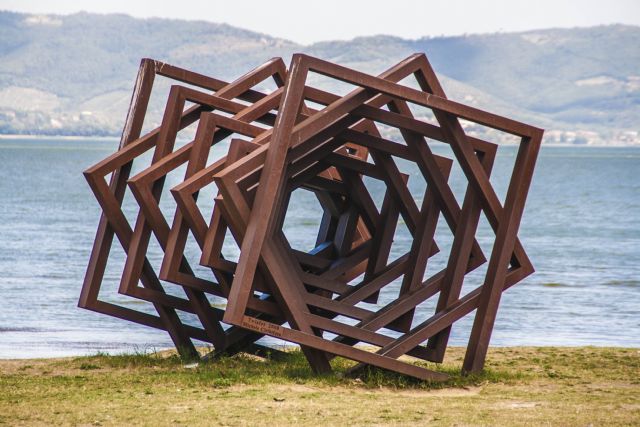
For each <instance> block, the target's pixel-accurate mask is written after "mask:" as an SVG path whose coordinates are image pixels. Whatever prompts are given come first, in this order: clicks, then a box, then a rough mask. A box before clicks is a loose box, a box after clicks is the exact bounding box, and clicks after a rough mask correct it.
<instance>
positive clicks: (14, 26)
mask: <svg viewBox="0 0 640 427" xmlns="http://www.w3.org/2000/svg"><path fill="white" fill-rule="evenodd" d="M638 46H640V27H631V26H622V25H615V26H602V27H592V28H580V29H564V30H560V29H548V30H539V31H532V32H526V33H507V34H503V33H499V34H487V35H470V36H461V37H439V38H423V39H418V40H405V39H400V38H396V37H389V36H373V37H362V38H356V39H354V40H351V41H333V42H322V43H316V44H313V45H310V46H301V45H297V44H295V43H292V42H290V41H287V40H282V39H277V38H273V37H270V36H268V35H264V34H258V33H254V32H250V31H246V30H243V29H239V28H235V27H232V26H229V25H226V24H215V23H209V22H201V21H179V20H167V19H135V18H132V17H129V16H126V15H95V14H87V13H78V14H74V15H66V16H55V15H46V16H43V15H27V14H20V13H12V12H0V134H45V135H117V134H118V133H119V132H120V131H121V128H122V124H123V121H124V115H125V111H126V107H127V105H128V102H129V99H130V93H131V88H132V85H133V80H134V78H135V74H136V70H137V66H138V64H139V61H140V58H142V57H152V58H155V59H159V60H162V61H166V62H169V63H173V64H175V65H179V66H183V67H187V68H191V69H193V70H196V71H199V72H203V73H206V74H210V75H214V76H216V77H220V78H224V79H233V78H235V77H237V76H238V75H240V74H241V73H243V72H244V71H246V70H248V69H250V68H252V67H254V66H256V65H258V64H260V63H261V62H263V61H264V60H267V59H269V58H271V57H274V56H283V57H284V58H285V61H288V59H289V57H290V55H291V53H293V52H298V51H303V52H306V53H309V54H311V55H315V56H319V57H322V58H325V59H328V60H333V61H337V62H340V63H342V64H345V65H347V66H353V67H356V68H359V69H362V70H365V71H371V72H379V71H382V70H383V69H384V68H386V67H388V66H389V65H390V64H392V63H393V62H394V61H397V60H399V59H402V58H404V57H406V56H407V55H409V54H411V53H413V52H426V54H427V55H428V57H429V59H430V61H431V62H432V64H433V66H434V68H435V69H436V71H437V72H438V74H439V75H440V77H441V79H442V81H443V85H444V87H445V90H446V91H447V93H448V96H449V97H450V98H452V99H454V100H459V101H464V102H467V103H471V104H473V105H476V106H478V107H480V108H486V109H490V110H492V111H496V112H499V113H503V114H508V115H510V116H513V117H516V118H519V119H521V120H525V121H528V122H531V123H532V124H536V125H538V126H541V127H544V128H546V129H547V130H548V132H547V142H574V143H602V142H608V141H614V142H626V143H640V137H639V136H638V131H640V125H639V124H638V120H637V117H639V116H640V49H639V48H638ZM163 102H164V100H163V95H162V94H160V95H159V96H156V97H155V98H154V100H153V101H152V110H153V111H154V112H155V113H156V117H155V118H152V120H150V123H149V125H152V124H153V123H152V122H154V121H157V119H159V112H160V111H161V108H162V105H163Z"/></svg>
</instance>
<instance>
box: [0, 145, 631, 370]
mask: <svg viewBox="0 0 640 427" xmlns="http://www.w3.org/2000/svg"><path fill="white" fill-rule="evenodd" d="M116 147H117V141H115V140H109V141H105V140H92V139H86V140H73V141H69V140H45V139H38V140H30V139H20V140H10V139H3V140H0V165H1V166H2V167H1V168H0V301H2V308H1V309H0V357H2V358H21V357H46V356H63V355H76V354H90V353H95V352H97V351H108V352H120V351H135V350H148V349H154V348H164V347H170V346H171V342H170V340H169V339H168V336H167V335H166V334H165V333H163V332H161V331H156V330H153V329H150V328H145V327H141V326H137V325H135V324H132V323H128V322H125V321H121V320H117V319H113V318H109V317H107V316H104V315H100V314H97V313H93V312H89V311H86V310H82V309H79V308H77V307H76V304H77V299H78V295H79V292H80V287H81V285H82V280H83V277H84V273H85V268H86V265H87V260H88V257H89V253H90V250H91V245H92V243H93V238H94V236H95V229H96V225H97V222H98V218H99V209H98V204H97V202H96V201H95V199H94V197H93V195H92V193H91V191H90V190H89V187H88V185H87V184H86V183H85V180H84V178H83V176H82V171H83V170H84V169H85V168H86V167H88V166H90V165H92V164H93V163H95V162H97V161H98V160H99V159H101V158H103V157H105V156H107V155H108V154H110V153H111V152H113V151H114V150H115V149H116ZM437 151H439V152H442V153H444V154H446V147H442V148H438V149H437ZM514 155H515V150H514V148H513V147H501V148H500V150H499V157H498V159H497V162H496V167H495V169H494V172H493V177H492V181H495V186H496V187H497V189H498V193H499V195H501V194H502V193H504V189H505V183H506V182H507V180H508V178H509V173H510V167H511V165H512V162H513V159H514ZM403 168H404V171H405V172H407V173H409V174H411V176H412V177H411V178H410V180H409V182H410V185H411V189H412V191H413V192H414V193H415V194H416V196H417V197H418V198H420V197H421V192H422V190H421V185H420V184H421V181H420V179H419V178H418V177H417V176H416V173H417V172H416V170H415V168H412V167H411V165H403ZM139 169H140V168H138V170H139ZM639 174H640V148H635V147H634V148H596V147H544V148H543V149H542V152H541V155H540V158H539V160H538V166H537V170H536V174H535V177H534V182H533V185H532V190H531V193H530V195H529V199H528V203H527V209H526V211H525V215H524V219H523V224H522V227H521V232H520V236H521V240H522V242H523V244H524V246H525V249H526V250H527V251H528V253H529V254H530V257H531V259H532V261H533V263H534V266H535V267H536V270H537V272H536V273H535V274H534V275H532V276H530V277H529V278H527V279H526V280H525V281H524V282H522V283H520V284H519V285H517V286H515V287H513V288H512V289H510V290H509V291H507V292H506V293H505V294H504V296H503V299H502V303H501V307H500V311H499V314H498V319H497V322H496V327H495V330H494V333H493V337H492V345H498V346H510V345H565V346H573V345H598V346H632V347H640V178H639V176H640V175H639ZM179 180H180V177H179V173H177V174H175V175H172V176H169V179H168V182H169V184H170V185H172V184H174V183H177V182H179ZM451 182H452V186H453V187H454V188H455V189H456V194H457V195H458V196H459V195H460V194H461V189H462V182H463V181H462V179H461V176H460V171H458V170H454V173H453V176H452V178H451ZM368 185H369V186H370V187H371V188H372V190H373V191H374V192H377V193H380V191H379V186H376V183H374V182H369V183H368ZM422 185H424V184H423V183H422ZM211 194H212V193H205V194H203V197H202V198H201V199H202V202H201V203H202V206H203V208H204V209H206V208H207V203H210V200H211V197H207V196H211ZM163 200H164V201H165V203H164V204H163V206H164V208H165V209H167V212H169V210H170V209H171V207H172V206H171V203H170V202H171V200H172V199H171V198H170V197H169V198H167V197H166V195H163ZM294 204H295V206H296V208H295V209H294V210H293V211H292V212H291V213H290V215H289V216H288V217H287V219H286V223H285V228H286V229H285V232H286V234H287V236H288V237H289V239H290V240H291V242H292V244H293V245H295V246H298V247H300V248H305V247H308V246H309V245H310V239H312V233H309V231H308V230H309V228H310V227H313V226H314V225H315V224H317V219H318V218H317V217H318V213H317V212H316V209H315V204H316V202H315V201H314V200H313V197H312V196H311V194H310V193H307V192H305V191H300V192H297V193H296V194H295V198H294ZM209 206H210V205H209ZM125 207H126V209H127V213H128V215H129V218H133V216H132V215H133V212H134V209H133V208H134V206H133V204H132V203H131V202H130V201H127V202H126V204H125ZM441 225H443V226H444V224H441ZM399 227H400V232H399V234H398V236H397V239H396V241H395V243H394V248H393V253H394V255H396V256H398V255H400V254H402V253H403V250H406V249H407V248H408V245H409V244H410V241H411V240H410V238H409V235H408V233H407V232H406V230H405V229H404V228H403V225H402V224H400V226H399ZM302 230H305V231H302ZM479 236H480V237H479V240H480V242H481V244H482V245H486V244H487V243H488V242H489V238H490V232H489V230H488V227H487V225H486V222H485V223H483V224H481V230H480V234H479ZM437 239H438V243H439V245H440V247H441V248H442V254H441V255H442V256H440V257H439V256H436V257H435V258H434V260H433V263H432V264H431V265H432V266H433V267H434V268H435V267H438V266H439V265H442V263H443V262H444V254H446V253H447V250H448V247H449V244H450V236H449V235H448V233H447V232H446V230H445V229H444V228H442V230H440V231H439V232H438V235H437ZM114 247H118V245H117V243H116V244H115V245H114ZM191 251H192V254H191V255H193V256H195V254H196V252H197V251H195V249H192V250H191ZM226 252H227V255H228V256H229V257H232V258H233V257H234V256H237V250H236V249H235V248H234V247H233V245H229V246H228V247H227V249H226ZM114 255H115V256H114V260H113V262H111V263H110V264H109V266H108V272H107V275H106V278H105V287H104V289H105V291H104V292H103V293H102V298H104V299H106V300H109V301H114V302H119V303H121V304H126V305H129V306H130V307H135V308H136V309H143V310H146V309H148V307H147V305H146V304H145V303H144V302H141V301H135V300H132V299H126V298H123V297H119V296H117V295H115V293H114V292H113V289H115V287H117V283H118V280H119V278H120V277H119V273H120V272H121V268H122V257H121V250H118V251H114ZM159 257H160V253H159V251H158V250H157V248H155V247H153V248H152V252H151V254H150V259H151V260H152V262H156V263H157V261H158V260H159V259H160V258H159ZM199 271H200V272H201V273H202V274H204V270H199ZM474 279H477V278H474V277H470V280H469V282H470V283H469V285H468V287H473V283H472V282H473V281H474ZM465 286H467V285H465ZM168 288H170V289H172V292H177V290H175V286H172V285H168ZM389 292H391V291H389ZM382 297H383V298H382V302H384V301H387V300H388V299H389V298H390V297H391V294H390V293H387V294H383V296H382ZM431 307H432V306H427V307H425V308H424V309H423V310H421V311H420V313H418V315H419V317H421V318H425V317H427V316H429V314H430V309H431ZM470 324H471V318H469V319H467V320H466V321H463V322H462V323H459V324H456V326H455V327H454V330H453V335H452V343H453V344H457V345H464V344H465V343H466V340H467V338H468V332H469V327H470ZM272 343H274V342H272ZM274 344H278V343H274Z"/></svg>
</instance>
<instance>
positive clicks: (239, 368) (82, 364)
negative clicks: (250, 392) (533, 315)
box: [73, 350, 526, 390]
mask: <svg viewBox="0 0 640 427" xmlns="http://www.w3.org/2000/svg"><path fill="white" fill-rule="evenodd" d="M73 363H74V364H75V367H77V368H78V369H81V370H99V369H103V368H105V369H112V370H119V369H128V370H132V369H133V370H137V369H139V370H140V371H141V372H140V373H144V372H149V374H153V375H159V376H162V377H165V378H174V379H180V380H182V381H186V382H188V383H191V384H193V385H194V386H195V385H199V386H209V387H230V386H234V385H247V384H256V385H258V384H300V385H314V386H347V387H358V388H393V389H416V390H429V389H442V388H460V387H469V386H477V385H480V384H486V383H513V382H515V381H520V380H523V379H525V378H526V375H525V374H523V373H518V372H514V371H515V370H509V369H508V368H507V370H504V369H485V370H484V371H483V372H481V373H479V374H473V375H462V374H461V372H460V366H457V365H456V364H453V363H452V364H447V363H444V364H435V363H424V362H421V363H419V365H420V366H423V367H425V368H428V369H431V370H435V371H438V372H442V373H446V374H447V375H449V376H450V378H449V379H448V380H447V381H444V382H435V381H421V380H418V379H415V378H412V377H407V376H404V375H400V374H397V373H394V372H390V371H386V370H383V369H378V368H374V367H366V368H365V369H363V370H362V371H361V372H359V374H358V376H357V377H351V376H349V375H348V374H347V371H348V370H349V369H350V368H351V367H353V366H354V364H355V363H354V362H353V361H351V360H348V359H343V358H340V357H337V358H335V359H334V360H333V361H332V363H331V364H332V367H333V372H331V373H329V374H324V375H318V374H315V373H314V372H313V371H312V370H311V369H310V367H309V364H308V363H307V361H306V359H305V357H304V355H303V354H302V352H301V351H300V350H291V351H288V352H287V354H286V356H285V357H282V356H279V357H278V358H277V359H270V358H266V359H262V358H258V357H255V356H250V355H246V354H238V355H235V356H224V357H220V358H217V359H214V360H207V361H201V362H199V363H193V361H192V360H184V359H181V358H180V357H179V356H178V355H176V354H175V353H174V354H167V353H166V352H164V353H157V352H152V353H144V352H137V353H133V354H123V355H107V354H96V355H94V356H89V357H80V358H76V359H74V360H73Z"/></svg>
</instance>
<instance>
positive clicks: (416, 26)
mask: <svg viewBox="0 0 640 427" xmlns="http://www.w3.org/2000/svg"><path fill="white" fill-rule="evenodd" d="M0 9H5V10H13V11H19V12H29V13H58V14H68V13H74V12H79V11H81V10H85V11H88V12H96V13H126V14H129V15H133V16H136V17H164V18H176V19H201V20H205V21H212V22H226V23H228V24H231V25H234V26H238V27H242V28H246V29H249V30H253V31H258V32H262V33H267V34H270V35H273V36H277V37H282V38H286V39H289V40H293V41H296V42H299V43H305V44H307V43H313V42H316V41H322V40H334V39H351V38H353V37H357V36H365V35H373V34H391V35H395V36H400V37H404V38H418V37H421V36H439V35H457V34H464V33H486V32H497V31H523V30H530V29H538V28H548V27H576V26H590V25H599V24H611V23H624V24H633V25H640V0H533V1H531V0H527V1H517V0H510V1H509V0H484V1H482V0H478V1H473V0H468V1H463V0H447V1H428V0H423V1H418V0H391V1H378V0H370V1H364V0H352V1H349V0H315V1H305V0H298V1H294V0H282V1H278V0H261V1H260V0H225V1H216V0H170V1H166V0H102V1H87V0H84V1H82V0H0ZM385 20H388V22H385Z"/></svg>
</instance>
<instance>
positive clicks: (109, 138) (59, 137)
mask: <svg viewBox="0 0 640 427" xmlns="http://www.w3.org/2000/svg"><path fill="white" fill-rule="evenodd" d="M10 139H17V140H47V139H49V140H58V141H82V140H87V139H94V140H99V141H118V140H120V137H119V136H103V135H100V136H91V135H24V134H0V141H1V140H10ZM498 145H499V146H501V147H508V146H512V147H515V146H517V144H500V143H498ZM542 145H543V146H544V147H576V148H577V147H592V148H640V144H628V143H624V142H621V143H609V144H571V143H568V144H558V143H552V142H549V143H545V142H543V144H542Z"/></svg>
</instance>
